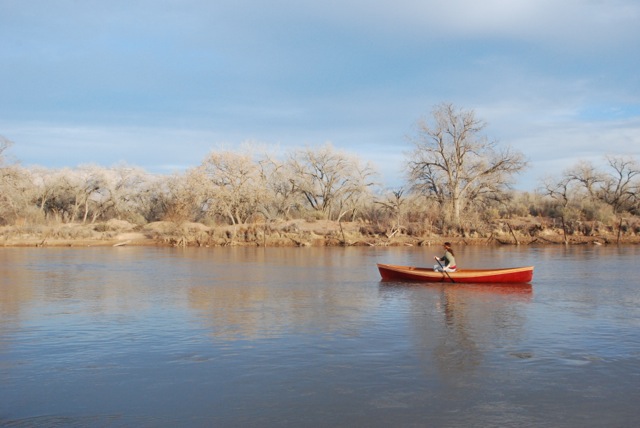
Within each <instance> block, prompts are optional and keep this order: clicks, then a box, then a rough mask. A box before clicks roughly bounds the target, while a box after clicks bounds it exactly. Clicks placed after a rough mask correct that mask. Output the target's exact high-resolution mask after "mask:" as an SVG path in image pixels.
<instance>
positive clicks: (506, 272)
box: [378, 263, 533, 284]
mask: <svg viewBox="0 0 640 428" xmlns="http://www.w3.org/2000/svg"><path fill="white" fill-rule="evenodd" d="M378 270H379V271H380V275H381V276H382V279H392V280H409V281H424V282H460V283H465V282H468V283H485V282H488V283H494V284H496V283H525V282H530V281H531V279H532V278H533V266H525V267H516V268H506V269H459V270H457V271H455V272H448V274H447V273H444V272H436V271H434V270H433V269H431V268H421V267H413V266H398V265H385V264H381V263H378ZM452 280H453V281H452Z"/></svg>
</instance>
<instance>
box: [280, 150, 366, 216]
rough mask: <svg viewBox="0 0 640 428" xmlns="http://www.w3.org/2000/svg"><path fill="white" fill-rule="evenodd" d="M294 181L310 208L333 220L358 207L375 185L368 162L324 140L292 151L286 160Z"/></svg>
mask: <svg viewBox="0 0 640 428" xmlns="http://www.w3.org/2000/svg"><path fill="white" fill-rule="evenodd" d="M288 165H289V168H291V170H292V173H293V175H294V178H293V180H294V185H295V189H296V191H297V192H299V193H300V194H302V195H303V196H304V199H305V201H306V203H307V204H308V206H309V207H310V208H311V209H312V211H315V212H318V213H321V214H322V216H324V217H325V218H328V219H332V220H340V219H341V218H342V217H343V216H344V215H345V214H347V213H348V212H350V211H351V212H354V211H355V210H357V207H358V203H360V202H361V198H362V197H364V196H365V195H366V194H367V192H368V190H369V189H370V188H371V187H372V186H373V185H374V182H373V181H372V177H373V176H374V175H375V172H374V171H373V169H372V168H371V166H370V165H361V164H360V162H359V161H358V159H356V158H355V157H352V156H349V155H347V154H345V153H342V152H339V151H336V150H335V149H334V148H333V146H331V145H330V144H326V145H324V146H322V147H320V148H318V149H315V150H314V149H312V148H309V147H307V148H306V149H303V150H298V151H296V152H294V153H293V154H292V155H291V156H290V158H289V162H288Z"/></svg>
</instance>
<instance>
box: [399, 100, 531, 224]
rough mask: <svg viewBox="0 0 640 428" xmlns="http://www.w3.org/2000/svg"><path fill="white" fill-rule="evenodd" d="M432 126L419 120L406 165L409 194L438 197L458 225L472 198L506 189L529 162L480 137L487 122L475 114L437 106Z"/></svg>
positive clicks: (517, 153)
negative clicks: (413, 190)
mask: <svg viewBox="0 0 640 428" xmlns="http://www.w3.org/2000/svg"><path fill="white" fill-rule="evenodd" d="M432 114H433V121H432V123H429V122H427V121H426V120H420V121H419V122H418V123H417V128H418V129H417V133H416V135H415V136H414V137H413V138H412V142H413V144H414V146H415V147H414V150H413V151H412V152H411V153H410V154H409V157H408V159H407V165H408V168H409V174H408V175H409V181H410V184H411V185H412V187H413V189H415V190H417V191H419V192H422V193H424V194H426V195H429V196H431V197H434V198H436V200H437V201H438V202H439V203H440V204H441V206H442V207H443V208H449V209H450V211H451V217H452V221H453V223H454V224H455V225H459V224H460V214H461V211H462V210H463V209H464V208H465V207H466V206H467V203H468V202H469V201H470V200H472V199H474V198H481V197H485V196H494V197H495V195H496V194H497V193H500V192H503V191H505V190H506V189H508V187H509V184H511V179H512V176H513V175H514V174H516V173H518V172H520V171H521V170H523V169H524V168H525V167H526V165H527V163H526V161H525V158H524V155H523V154H521V153H519V152H517V151H514V150H512V149H510V148H509V147H507V148H504V149H501V150H499V149H498V147H497V143H496V142H494V141H489V140H487V139H486V138H485V137H484V136H482V135H481V132H482V130H483V129H484V128H485V126H486V124H485V122H483V121H481V120H479V119H476V117H475V113H474V111H473V110H462V109H458V108H456V107H454V106H453V105H452V104H441V105H439V106H437V107H436V108H435V109H434V110H433V112H432Z"/></svg>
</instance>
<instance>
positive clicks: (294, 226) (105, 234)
mask: <svg viewBox="0 0 640 428" xmlns="http://www.w3.org/2000/svg"><path fill="white" fill-rule="evenodd" d="M444 241H450V242H453V243H455V244H456V245H561V244H569V245H586V244H589V245H609V244H640V233H638V228H637V227H635V226H632V225H629V224H627V225H625V227H624V228H618V229H617V230H616V228H615V227H613V226H604V225H599V224H595V225H594V224H590V225H586V226H585V225H584V224H583V225H581V226H580V227H579V228H575V227H574V228H573V229H572V230H571V231H570V233H565V229H563V228H560V227H553V226H552V227H549V226H545V225H544V224H543V222H540V221H532V220H531V219H524V220H519V221H509V222H507V221H502V222H497V223H496V224H494V225H491V228H490V229H488V231H486V232H484V233H479V232H472V233H465V234H464V235H456V234H444V235H443V234H439V233H434V232H431V231H429V230H422V229H419V228H416V227H413V228H393V229H385V228H382V227H379V226H376V225H372V224H368V223H361V222H333V221H327V220H317V221H306V220H290V221H282V222H274V223H263V224H251V225H236V226H217V227H211V226H206V225H204V224H200V223H190V222H184V223H174V222H166V221H163V222H153V223H149V224H146V225H143V226H140V225H134V224H131V223H129V222H126V221H121V220H110V221H108V222H106V223H98V224H84V225H83V224H61V225H49V226H46V225H37V226H28V225H18V226H4V227H1V228H0V246H4V247H92V246H114V247H116V246H127V245H128V246H171V247H220V246H263V247H319V246H430V245H439V244H441V243H442V242H444Z"/></svg>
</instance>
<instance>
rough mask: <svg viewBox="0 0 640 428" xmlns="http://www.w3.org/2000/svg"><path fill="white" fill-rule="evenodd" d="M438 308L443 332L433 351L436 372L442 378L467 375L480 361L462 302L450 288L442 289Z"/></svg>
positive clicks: (463, 302)
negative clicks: (442, 322)
mask: <svg viewBox="0 0 640 428" xmlns="http://www.w3.org/2000/svg"><path fill="white" fill-rule="evenodd" d="M441 305H442V307H441V310H442V312H443V313H444V321H445V324H444V325H445V331H444V334H442V335H441V337H440V339H441V340H440V343H439V344H438V345H437V346H436V348H435V350H434V356H435V358H436V363H437V364H438V368H439V372H440V373H441V374H442V376H443V377H444V378H451V375H452V374H464V373H471V372H473V371H474V369H475V367H477V366H478V365H479V364H480V362H481V361H482V351H481V350H480V349H479V348H478V345H477V344H476V342H475V339H474V336H473V331H472V325H471V323H472V322H473V321H471V320H469V313H468V311H467V308H466V305H467V303H466V299H465V298H464V296H460V294H459V293H458V292H457V290H454V289H452V287H444V288H443V289H442V293H441Z"/></svg>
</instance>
